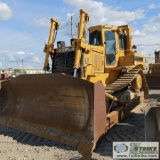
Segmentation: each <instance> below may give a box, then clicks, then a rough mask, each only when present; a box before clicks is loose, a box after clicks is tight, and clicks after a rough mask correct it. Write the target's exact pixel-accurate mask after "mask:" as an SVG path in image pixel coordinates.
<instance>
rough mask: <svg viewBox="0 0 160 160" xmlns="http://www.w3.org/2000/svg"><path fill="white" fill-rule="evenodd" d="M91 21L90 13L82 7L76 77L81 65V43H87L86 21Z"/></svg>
mask: <svg viewBox="0 0 160 160" xmlns="http://www.w3.org/2000/svg"><path fill="white" fill-rule="evenodd" d="M88 21H89V15H88V13H87V12H86V11H85V10H83V9H81V10H80V23H79V27H78V39H77V45H76V53H75V61H74V67H73V68H74V77H76V73H77V69H78V68H79V67H80V59H81V54H82V48H81V46H80V44H81V43H82V42H83V43H85V38H84V34H85V28H86V23H87V22H88Z"/></svg>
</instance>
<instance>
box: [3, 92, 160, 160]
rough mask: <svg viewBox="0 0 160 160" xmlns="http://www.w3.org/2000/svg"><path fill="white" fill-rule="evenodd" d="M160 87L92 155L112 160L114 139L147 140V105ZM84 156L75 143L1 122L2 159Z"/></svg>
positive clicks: (70, 159) (78, 159)
mask: <svg viewBox="0 0 160 160" xmlns="http://www.w3.org/2000/svg"><path fill="white" fill-rule="evenodd" d="M158 98H160V92H159V91H158V90H150V102H149V104H142V105H139V106H138V107H136V108H135V109H134V110H133V111H132V114H131V115H130V116H128V117H126V118H125V119H123V120H122V121H121V122H120V123H118V124H117V125H115V126H114V127H113V128H112V129H110V130H109V132H107V134H106V135H105V136H104V137H103V138H102V140H101V141H100V142H99V143H98V146H97V148H96V149H95V151H94V153H93V156H92V159H94V160H96V159H97V160H111V159H112V142H113V141H144V139H145V133H144V107H148V106H154V105H155V104H156V101H157V99H158ZM61 159H62V160H63V159H64V160H82V158H81V156H80V155H79V154H78V152H77V151H76V149H75V148H74V147H70V146H68V145H63V144H60V143H57V142H53V141H50V140H47V139H43V138H40V137H38V136H34V135H32V134H27V133H24V132H21V131H16V130H14V129H10V128H7V127H3V126H0V160H61Z"/></svg>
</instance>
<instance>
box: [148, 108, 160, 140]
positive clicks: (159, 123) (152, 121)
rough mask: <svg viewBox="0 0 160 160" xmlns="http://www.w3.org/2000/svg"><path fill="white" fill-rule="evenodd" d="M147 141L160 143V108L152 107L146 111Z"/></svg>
mask: <svg viewBox="0 0 160 160" xmlns="http://www.w3.org/2000/svg"><path fill="white" fill-rule="evenodd" d="M145 134H146V141H158V142H160V107H150V108H147V109H146V111H145Z"/></svg>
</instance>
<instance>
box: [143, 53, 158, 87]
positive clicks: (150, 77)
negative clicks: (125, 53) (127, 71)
mask: <svg viewBox="0 0 160 160" xmlns="http://www.w3.org/2000/svg"><path fill="white" fill-rule="evenodd" d="M154 55H155V63H151V64H149V70H148V73H147V74H145V77H146V80H147V83H148V87H149V88H150V89H160V51H155V52H154ZM153 82H154V83H153Z"/></svg>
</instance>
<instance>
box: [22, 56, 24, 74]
mask: <svg viewBox="0 0 160 160" xmlns="http://www.w3.org/2000/svg"><path fill="white" fill-rule="evenodd" d="M22 71H23V73H24V67H23V59H22Z"/></svg>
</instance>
